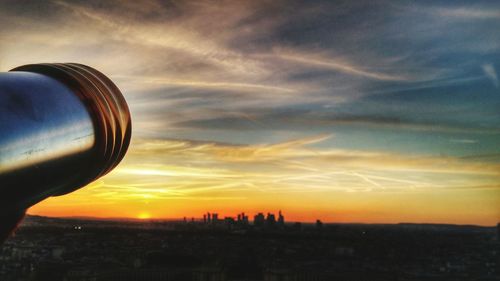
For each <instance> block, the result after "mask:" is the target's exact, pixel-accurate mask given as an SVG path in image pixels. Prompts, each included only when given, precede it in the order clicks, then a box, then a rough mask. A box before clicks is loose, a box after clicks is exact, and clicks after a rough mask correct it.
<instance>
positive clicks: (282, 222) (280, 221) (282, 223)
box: [278, 210, 285, 227]
mask: <svg viewBox="0 0 500 281" xmlns="http://www.w3.org/2000/svg"><path fill="white" fill-rule="evenodd" d="M278 225H279V226H281V227H282V226H285V217H284V216H283V214H282V213H281V210H280V211H279V213H278Z"/></svg>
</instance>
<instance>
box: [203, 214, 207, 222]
mask: <svg viewBox="0 0 500 281" xmlns="http://www.w3.org/2000/svg"><path fill="white" fill-rule="evenodd" d="M203 223H207V215H206V214H205V215H203Z"/></svg>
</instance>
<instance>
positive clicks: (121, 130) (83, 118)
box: [0, 63, 131, 210]
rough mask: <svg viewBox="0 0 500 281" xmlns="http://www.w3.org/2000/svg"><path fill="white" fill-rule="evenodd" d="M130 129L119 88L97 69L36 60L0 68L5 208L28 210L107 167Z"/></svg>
mask: <svg viewBox="0 0 500 281" xmlns="http://www.w3.org/2000/svg"><path fill="white" fill-rule="evenodd" d="M130 135H131V121H130V113H129V110H128V107H127V104H126V102H125V100H124V98H123V96H122V94H121V93H120V90H119V89H118V88H117V87H116V86H115V85H114V84H113V82H111V81H110V80H109V79H108V78H107V77H106V76H104V75H103V74H102V73H100V72H98V71H97V70H95V69H92V68H90V67H88V66H85V65H81V64H73V63H71V64H33V65H25V66H21V67H18V68H15V69H13V70H11V71H10V72H7V73H0V210H8V209H25V208H27V207H29V206H31V205H33V204H35V203H36V202H39V201H40V200H43V199H45V198H47V197H49V196H52V195H61V194H65V193H68V192H71V191H73V190H76V189H78V188H80V187H82V186H84V185H86V184H88V183H89V182H92V181H93V180H95V179H97V178H99V177H101V176H102V175H104V174H106V173H108V172H109V171H111V170H112V169H113V168H114V167H115V166H116V165H117V164H118V163H119V162H120V161H121V159H122V158H123V156H124V155H125V152H126V150H127V148H128V145H129V142H130Z"/></svg>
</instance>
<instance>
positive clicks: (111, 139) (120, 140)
mask: <svg viewBox="0 0 500 281" xmlns="http://www.w3.org/2000/svg"><path fill="white" fill-rule="evenodd" d="M10 71H26V72H34V73H38V74H42V75H46V76H49V77H51V78H54V79H56V80H58V81H59V82H61V83H63V84H64V85H66V86H67V87H69V88H70V89H71V90H73V92H75V94H77V95H78V97H79V98H80V99H81V100H82V102H83V103H84V104H85V106H86V107H87V109H88V111H89V113H90V115H91V116H92V119H93V123H94V128H95V134H96V138H95V139H96V143H95V145H94V148H93V150H94V155H95V159H96V161H93V163H94V164H93V166H92V167H89V169H88V170H87V171H85V172H84V173H82V175H81V177H78V179H77V180H75V182H71V183H68V184H67V185H65V186H64V187H63V188H62V189H60V190H58V191H57V192H56V194H52V195H56V196H57V195H63V194H66V193H69V192H72V191H74V190H76V189H78V188H80V187H82V186H85V185H87V184H88V183H90V182H92V181H94V180H96V179H98V178H99V177H101V176H103V175H105V174H107V173H109V172H110V171H111V170H112V169H113V168H115V167H116V166H117V165H118V163H120V161H121V160H122V159H123V157H124V156H125V153H126V151H127V149H128V147H129V144H130V139H131V135H132V123H131V117H130V111H129V108H128V105H127V103H126V101H125V98H124V97H123V95H122V93H121V92H120V90H119V89H118V87H117V86H116V85H115V84H114V83H113V82H112V81H111V80H110V79H109V78H107V77H106V76H105V75H104V74H102V73H101V72H99V71H97V70H96V69H94V68H91V67H89V66H86V65H83V64H77V63H44V64H28V65H23V66H19V67H16V68H14V69H12V70H10Z"/></svg>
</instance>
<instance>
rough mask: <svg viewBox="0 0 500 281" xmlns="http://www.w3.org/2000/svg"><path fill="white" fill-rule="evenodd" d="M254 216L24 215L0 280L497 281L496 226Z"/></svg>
mask: <svg viewBox="0 0 500 281" xmlns="http://www.w3.org/2000/svg"><path fill="white" fill-rule="evenodd" d="M250 218H251V216H249V215H247V214H245V213H243V212H242V213H239V214H238V215H236V216H235V217H231V216H225V217H223V218H222V217H219V214H218V213H215V212H207V213H205V214H203V216H201V217H200V218H187V217H185V218H183V219H180V220H169V221H166V220H153V219H147V220H127V219H121V220H120V219H115V220H112V219H109V220H104V219H91V218H49V217H39V216H28V217H27V218H26V219H25V221H24V222H23V224H22V225H21V226H20V228H19V229H18V230H17V231H16V233H15V235H14V236H13V237H11V238H10V239H8V240H7V241H6V242H5V243H4V245H3V246H2V248H1V251H0V280H2V281H14V280H16V281H37V280H51V281H59V280H60V281H101V280H120V281H121V280H127V281H129V280H130V281H132V280H134V281H135V280H146V281H160V280H162V281H175V280H177V281H183V280H185V281H188V280H192V281H237V280H239V281H243V280H246V281H250V280H252V281H321V280H325V281H327V280H403V281H404V280H455V281H456V280H484V281H490V280H500V279H499V278H500V277H499V272H498V260H499V259H498V256H499V255H500V224H499V225H498V226H497V227H483V226H471V225H439V224H340V223H323V222H321V221H320V220H319V219H318V220H317V221H316V222H315V223H301V222H289V221H287V220H286V217H285V214H284V213H283V212H281V211H279V212H278V214H277V215H275V214H274V213H270V212H269V213H258V214H255V215H254V216H253V220H252V219H250Z"/></svg>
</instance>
